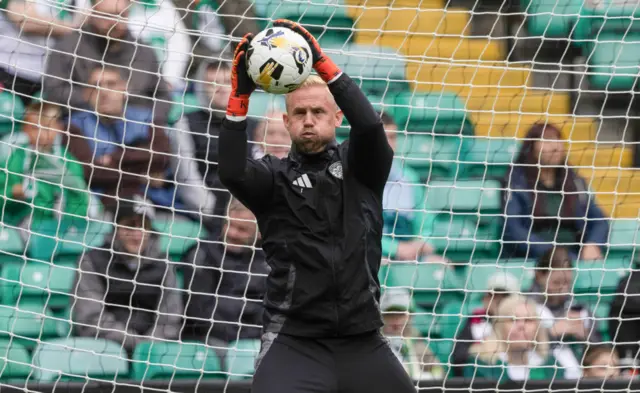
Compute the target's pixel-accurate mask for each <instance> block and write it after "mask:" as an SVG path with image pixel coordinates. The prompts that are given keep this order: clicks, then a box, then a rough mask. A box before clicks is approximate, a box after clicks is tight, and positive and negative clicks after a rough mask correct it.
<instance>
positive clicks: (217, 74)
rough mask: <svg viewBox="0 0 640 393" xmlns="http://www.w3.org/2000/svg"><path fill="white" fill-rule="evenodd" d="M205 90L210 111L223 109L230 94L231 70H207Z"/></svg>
mask: <svg viewBox="0 0 640 393" xmlns="http://www.w3.org/2000/svg"><path fill="white" fill-rule="evenodd" d="M206 79H207V80H206V84H205V86H206V87H205V89H206V92H207V97H208V98H209V100H210V102H211V108H212V109H225V108H226V107H227V103H228V102H229V95H230V94H231V70H230V69H229V68H228V67H211V68H209V69H208V70H207V76H206Z"/></svg>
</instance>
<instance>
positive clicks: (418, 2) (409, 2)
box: [344, 0, 446, 9]
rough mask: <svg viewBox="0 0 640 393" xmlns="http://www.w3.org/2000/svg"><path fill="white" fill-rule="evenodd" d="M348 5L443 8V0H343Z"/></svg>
mask: <svg viewBox="0 0 640 393" xmlns="http://www.w3.org/2000/svg"><path fill="white" fill-rule="evenodd" d="M344 3H345V4H347V5H348V6H364V7H393V8H400V7H411V8H420V9H443V8H445V3H446V2H445V0H344Z"/></svg>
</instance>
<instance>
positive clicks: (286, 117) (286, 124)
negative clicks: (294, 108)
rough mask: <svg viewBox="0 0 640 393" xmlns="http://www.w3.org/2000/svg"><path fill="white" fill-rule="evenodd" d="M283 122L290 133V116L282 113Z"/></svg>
mask: <svg viewBox="0 0 640 393" xmlns="http://www.w3.org/2000/svg"><path fill="white" fill-rule="evenodd" d="M282 122H283V123H284V127H285V128H286V129H287V131H289V115H287V112H283V113H282Z"/></svg>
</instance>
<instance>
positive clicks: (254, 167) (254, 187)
mask: <svg viewBox="0 0 640 393" xmlns="http://www.w3.org/2000/svg"><path fill="white" fill-rule="evenodd" d="M246 128H247V121H246V120H245V121H242V122H233V121H229V120H226V119H225V120H224V121H223V122H222V130H221V131H220V142H219V144H218V159H219V161H220V162H219V164H218V175H219V176H220V181H221V182H222V184H223V185H224V186H225V187H227V188H228V189H229V191H230V192H231V194H232V195H233V196H234V197H235V198H237V199H238V200H239V201H240V202H242V203H243V204H244V205H245V206H247V207H248V208H249V209H250V210H251V211H253V213H254V214H255V213H256V212H258V211H260V210H262V209H264V208H265V207H266V205H267V203H268V202H269V201H270V200H271V195H272V193H273V171H272V170H271V165H270V161H269V158H268V157H265V158H264V159H261V160H255V159H253V158H250V157H247V132H246Z"/></svg>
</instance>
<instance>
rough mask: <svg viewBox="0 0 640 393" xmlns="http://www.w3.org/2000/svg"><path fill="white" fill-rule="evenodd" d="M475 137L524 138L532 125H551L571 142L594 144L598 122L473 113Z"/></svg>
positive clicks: (537, 116) (581, 119)
mask: <svg viewBox="0 0 640 393" xmlns="http://www.w3.org/2000/svg"><path fill="white" fill-rule="evenodd" d="M470 117H471V122H472V123H473V125H474V130H475V135H477V136H488V137H502V138H524V137H525V135H526V134H527V132H529V129H530V128H531V126H532V125H534V124H536V123H551V124H554V125H556V126H557V127H558V128H560V129H561V130H562V134H563V137H564V138H565V139H566V140H571V141H583V142H593V141H595V138H596V131H597V122H595V121H594V119H591V118H578V117H571V116H554V115H551V116H548V115H546V114H540V115H521V114H518V113H510V114H492V113H471V116H470Z"/></svg>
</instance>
